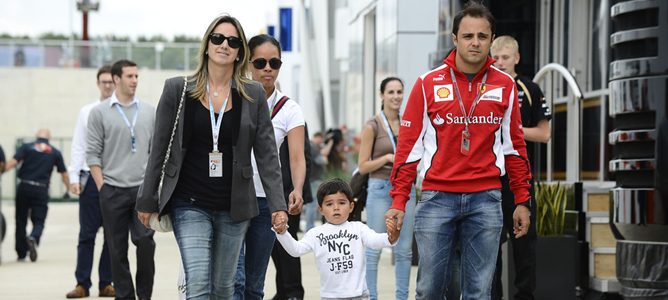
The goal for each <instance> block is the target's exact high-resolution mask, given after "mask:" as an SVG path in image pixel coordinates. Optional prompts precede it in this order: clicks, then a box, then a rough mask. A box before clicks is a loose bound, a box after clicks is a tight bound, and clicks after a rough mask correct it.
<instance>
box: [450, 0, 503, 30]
mask: <svg viewBox="0 0 668 300" xmlns="http://www.w3.org/2000/svg"><path fill="white" fill-rule="evenodd" d="M466 16H469V17H474V18H485V19H487V22H489V26H490V27H491V28H492V35H494V32H496V21H494V16H493V15H492V13H491V12H490V11H489V9H488V8H487V7H486V6H485V5H483V4H482V3H480V2H478V1H475V0H470V1H469V2H467V3H466V4H465V5H464V9H462V10H461V11H459V12H458V13H457V15H455V19H454V20H453V21H452V33H453V34H454V35H457V32H459V23H461V22H462V19H463V18H464V17H466Z"/></svg>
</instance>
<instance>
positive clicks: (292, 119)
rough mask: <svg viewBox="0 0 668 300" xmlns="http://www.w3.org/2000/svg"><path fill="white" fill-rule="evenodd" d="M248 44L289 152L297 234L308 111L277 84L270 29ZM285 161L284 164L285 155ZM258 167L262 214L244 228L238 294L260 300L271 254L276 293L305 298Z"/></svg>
mask: <svg viewBox="0 0 668 300" xmlns="http://www.w3.org/2000/svg"><path fill="white" fill-rule="evenodd" d="M248 48H249V55H250V62H251V65H250V68H249V70H250V73H251V75H252V77H253V80H255V81H258V82H260V83H261V84H262V87H263V88H264V92H265V94H266V96H267V101H266V102H262V103H263V104H264V105H265V106H268V107H269V111H270V112H271V122H272V125H273V133H274V137H275V140H276V147H277V148H278V149H279V150H280V151H281V152H282V153H280V157H281V159H282V160H283V159H284V157H285V156H286V154H287V156H288V157H289V159H288V161H287V164H288V165H289V171H290V172H288V173H289V174H286V173H283V176H286V177H288V176H289V177H290V178H289V179H288V178H283V182H285V181H286V180H288V181H290V182H291V183H292V187H293V188H292V191H289V195H288V198H287V203H288V212H289V213H290V217H289V219H288V221H289V225H290V226H289V229H288V230H289V231H290V233H291V234H293V235H295V236H296V234H297V230H298V229H299V213H300V211H301V207H302V203H303V202H304V201H303V197H302V190H303V187H304V180H305V178H306V160H305V158H304V126H305V125H304V124H305V123H304V115H303V113H302V109H301V107H300V106H299V104H298V103H297V102H296V101H295V100H293V99H290V98H289V97H288V96H286V95H284V94H283V93H281V91H279V90H278V89H277V88H276V78H277V77H278V74H279V72H280V68H281V64H282V62H281V46H280V44H279V42H278V41H277V40H276V39H274V38H273V37H271V36H269V35H266V34H261V35H257V36H254V37H253V38H251V39H250V40H249V41H248ZM284 141H285V142H287V147H285V146H283V147H282V146H281V145H282V144H283V142H284ZM256 151H258V150H256ZM284 151H287V153H285V152H284ZM283 164H284V165H283V166H284V167H285V166H286V165H285V164H286V161H285V160H283ZM258 167H259V165H258V164H256V162H255V161H253V169H254V176H253V180H254V181H255V195H256V196H257V202H258V205H259V207H260V214H259V215H258V216H256V217H254V218H252V219H251V220H250V226H249V228H248V231H247V232H246V240H245V247H244V248H243V249H242V251H241V255H240V256H239V263H238V267H237V275H236V280H235V281H236V283H235V291H234V299H242V300H243V299H246V300H250V299H259V300H262V299H263V298H264V280H265V275H266V273H267V265H268V264H269V257H270V256H271V257H273V258H274V264H275V265H276V270H277V271H276V289H277V292H278V293H277V297H274V298H275V299H283V298H289V297H294V298H303V297H304V288H303V287H302V285H301V266H300V264H299V258H294V257H291V256H289V255H288V254H287V253H284V255H282V254H283V253H282V252H285V251H284V250H283V249H282V247H281V248H280V249H275V248H276V247H279V246H280V245H276V246H274V240H275V239H276V235H275V234H274V232H273V231H271V212H270V211H269V207H268V206H267V197H268V195H269V193H268V191H266V190H265V189H263V188H262V182H261V180H260V179H261V177H260V174H259V173H258ZM283 186H284V185H281V187H283ZM284 192H287V191H284ZM272 249H273V251H272ZM281 251H282V252H281Z"/></svg>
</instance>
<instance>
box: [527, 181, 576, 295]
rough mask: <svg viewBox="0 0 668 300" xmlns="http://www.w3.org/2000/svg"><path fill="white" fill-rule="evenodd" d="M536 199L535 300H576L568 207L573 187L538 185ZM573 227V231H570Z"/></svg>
mask: <svg viewBox="0 0 668 300" xmlns="http://www.w3.org/2000/svg"><path fill="white" fill-rule="evenodd" d="M535 197H536V199H535V200H536V201H535V203H536V216H535V220H536V221H535V222H536V233H537V235H538V239H537V241H536V291H535V297H536V299H543V300H551V299H555V300H557V299H558V300H568V299H576V283H577V273H578V271H577V270H578V268H577V266H578V250H577V249H578V243H577V238H576V237H575V236H574V235H572V234H568V232H573V231H574V230H575V226H574V222H572V221H573V219H572V218H571V219H569V216H568V215H567V208H569V207H573V206H574V203H575V201H576V200H575V198H576V195H575V189H574V185H573V184H566V183H562V182H556V183H548V182H537V183H536V185H535ZM571 227H573V228H571Z"/></svg>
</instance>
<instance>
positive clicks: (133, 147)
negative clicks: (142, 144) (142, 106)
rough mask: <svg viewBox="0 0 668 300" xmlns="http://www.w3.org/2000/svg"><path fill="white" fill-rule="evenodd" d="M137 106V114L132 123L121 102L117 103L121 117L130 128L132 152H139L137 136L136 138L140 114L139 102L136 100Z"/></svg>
mask: <svg viewBox="0 0 668 300" xmlns="http://www.w3.org/2000/svg"><path fill="white" fill-rule="evenodd" d="M135 106H136V107H137V109H136V110H135V115H134V117H132V123H130V120H128V116H126V115H125V112H124V111H123V109H122V108H121V103H116V110H117V111H118V113H119V114H121V117H123V121H125V125H127V126H128V128H130V138H131V140H130V146H131V148H130V150H132V152H137V147H136V146H137V145H136V138H135V125H136V124H137V115H139V102H135Z"/></svg>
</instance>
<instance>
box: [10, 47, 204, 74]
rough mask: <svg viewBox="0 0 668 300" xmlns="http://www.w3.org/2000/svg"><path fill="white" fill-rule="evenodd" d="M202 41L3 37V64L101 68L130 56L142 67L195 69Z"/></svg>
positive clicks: (36, 66)
mask: <svg viewBox="0 0 668 300" xmlns="http://www.w3.org/2000/svg"><path fill="white" fill-rule="evenodd" d="M198 50H199V43H172V42H119V41H105V40H98V41H75V40H18V39H0V68H2V67H33V68H44V67H50V68H99V67H100V66H102V65H104V64H111V63H113V62H114V61H116V60H119V59H130V60H132V61H134V62H136V63H137V64H138V65H139V67H141V68H148V69H153V70H186V71H190V70H193V69H194V68H195V67H196V66H197V51H198Z"/></svg>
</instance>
